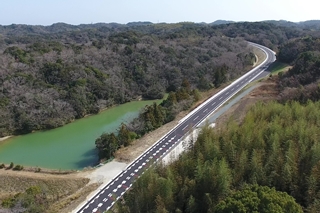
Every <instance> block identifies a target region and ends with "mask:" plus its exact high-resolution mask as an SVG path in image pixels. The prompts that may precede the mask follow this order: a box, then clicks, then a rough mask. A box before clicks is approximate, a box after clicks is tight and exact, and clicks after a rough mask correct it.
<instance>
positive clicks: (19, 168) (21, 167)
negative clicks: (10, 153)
mask: <svg viewBox="0 0 320 213" xmlns="http://www.w3.org/2000/svg"><path fill="white" fill-rule="evenodd" d="M22 169H23V166H21V165H16V166H15V167H14V168H13V170H15V171H21V170H22Z"/></svg>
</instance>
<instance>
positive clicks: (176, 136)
mask: <svg viewBox="0 0 320 213" xmlns="http://www.w3.org/2000/svg"><path fill="white" fill-rule="evenodd" d="M249 45H252V46H255V47H258V48H259V49H261V50H263V51H264V52H265V53H266V55H267V58H266V60H265V61H264V62H263V63H262V64H260V65H259V66H257V67H256V68H254V69H252V70H251V71H249V72H248V73H246V74H245V75H243V76H242V77H240V78H239V79H237V80H236V81H234V82H233V83H232V84H230V85H229V86H228V87H226V88H225V89H223V90H221V91H220V92H219V93H217V94H216V95H214V96H213V97H211V98H210V99H208V100H207V101H205V102H204V103H203V104H201V105H200V106H199V107H197V108H196V109H195V110H193V111H192V112H191V113H189V114H188V115H187V116H186V117H185V118H184V119H183V120H181V122H180V123H179V124H178V125H177V126H176V127H175V128H173V129H172V130H171V131H170V132H168V133H167V134H166V135H165V136H164V137H162V138H161V139H160V140H159V141H158V142H157V143H155V144H154V145H153V146H152V147H150V148H149V149H148V150H147V151H145V152H144V153H143V154H142V155H140V156H139V157H138V158H137V159H136V160H134V161H133V162H132V163H131V164H130V165H129V166H128V167H127V168H126V169H125V170H123V171H122V172H121V173H120V174H119V175H118V176H116V177H115V178H114V179H113V180H112V181H110V182H109V183H108V184H107V185H105V186H104V187H103V188H102V189H101V190H100V191H99V192H97V193H96V194H95V196H93V197H92V198H91V199H90V200H89V201H88V202H87V203H86V204H84V205H83V206H82V207H81V208H80V209H79V210H77V211H76V212H77V213H92V212H103V211H107V210H109V209H110V208H111V207H112V206H113V205H114V203H115V202H116V201H117V200H118V199H119V198H120V197H121V196H123V194H124V193H125V192H126V191H127V190H128V189H129V188H130V187H131V186H132V183H133V182H134V181H135V180H136V179H137V178H138V177H139V176H140V175H141V174H143V173H144V171H145V170H146V169H147V168H148V167H150V166H151V165H152V164H154V163H156V162H157V161H159V159H161V158H162V157H164V156H165V155H166V154H167V152H168V151H170V150H171V149H172V148H173V147H174V146H176V145H177V144H178V143H179V142H181V141H182V138H183V136H184V135H185V134H187V133H188V131H189V130H190V129H191V128H193V127H197V126H198V125H199V124H200V123H201V122H202V121H204V120H205V119H206V118H207V117H208V116H209V115H210V114H212V113H213V112H214V111H215V110H216V109H217V108H219V107H220V106H221V105H222V104H224V103H225V102H226V101H228V100H229V99H230V98H231V97H232V96H234V95H235V94H236V93H237V92H238V91H239V90H241V89H242V88H243V87H245V86H246V85H247V84H248V83H250V82H251V81H253V80H255V79H258V78H261V77H263V76H266V75H268V72H266V69H267V68H268V67H269V65H270V64H271V63H273V62H274V61H275V59H276V57H275V53H274V52H273V51H272V50H270V49H268V48H266V47H264V46H261V45H258V44H254V43H251V42H249Z"/></svg>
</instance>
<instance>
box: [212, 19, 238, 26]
mask: <svg viewBox="0 0 320 213" xmlns="http://www.w3.org/2000/svg"><path fill="white" fill-rule="evenodd" d="M230 23H235V21H227V20H216V21H214V22H212V23H210V24H209V25H220V24H230Z"/></svg>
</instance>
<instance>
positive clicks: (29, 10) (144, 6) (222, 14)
mask: <svg viewBox="0 0 320 213" xmlns="http://www.w3.org/2000/svg"><path fill="white" fill-rule="evenodd" d="M318 5H319V4H318V1H316V0H265V1H263V0H259V1H258V0H158V1H155V0H1V4H0V24H1V25H10V24H32V25H51V24H53V23H57V22H64V23H68V24H74V25H78V24H90V23H98V22H104V23H110V22H117V23H123V24H125V23H128V22H133V21H151V22H153V23H158V22H167V23H177V22H182V21H191V22H206V23H210V22H213V21H215V20H218V19H222V20H233V21H263V20H288V21H293V22H298V21H305V20H315V19H316V20H319V19H320V12H319V7H318Z"/></svg>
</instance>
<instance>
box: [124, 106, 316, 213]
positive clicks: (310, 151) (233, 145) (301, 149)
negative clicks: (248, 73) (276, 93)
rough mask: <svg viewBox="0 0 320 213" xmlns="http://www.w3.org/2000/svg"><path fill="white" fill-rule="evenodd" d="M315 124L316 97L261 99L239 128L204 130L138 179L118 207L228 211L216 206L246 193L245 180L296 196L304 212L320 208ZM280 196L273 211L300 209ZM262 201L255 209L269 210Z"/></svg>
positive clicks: (251, 183) (150, 209)
mask: <svg viewBox="0 0 320 213" xmlns="http://www.w3.org/2000/svg"><path fill="white" fill-rule="evenodd" d="M319 125H320V102H308V103H307V104H305V105H302V104H300V103H298V102H291V103H287V104H285V105H283V104H280V103H275V102H272V103H268V104H262V103H260V104H258V105H256V106H255V107H253V108H252V110H251V111H250V112H249V113H248V114H247V116H246V117H245V119H244V121H243V122H242V124H241V125H238V123H235V122H233V121H230V123H228V125H227V126H226V128H223V129H220V130H217V131H215V130H214V129H211V128H204V129H202V132H201V133H200V135H199V137H198V139H197V141H196V143H195V144H194V145H193V144H192V143H190V144H188V146H187V148H188V152H187V153H185V154H183V155H181V157H180V158H179V160H178V161H175V162H173V163H172V164H171V165H170V166H168V167H159V168H155V169H154V170H151V171H149V172H147V173H146V175H144V176H142V177H141V178H140V179H138V181H137V182H136V183H135V185H134V187H133V189H132V190H130V191H129V193H127V194H126V195H125V196H124V201H123V202H122V205H121V207H120V208H121V212H199V213H200V212H228V211H227V210H225V211H222V210H221V208H222V206H224V207H223V208H227V207H226V206H227V204H226V203H228V202H231V201H228V199H232V197H234V196H236V194H237V193H244V192H243V191H241V190H243V188H246V184H249V185H254V184H258V185H261V186H267V187H270V188H272V187H274V188H275V189H276V190H277V191H282V192H286V193H287V194H288V195H290V196H292V197H294V199H295V201H296V202H297V203H299V204H300V205H301V206H303V207H304V208H305V210H306V211H307V212H316V211H317V210H319V208H320V206H319V198H320V197H319V196H320V188H319V186H320V173H319V171H320V170H319V168H320V167H319V165H320V161H319V160H320V149H319V148H320V143H319V142H320V138H319V134H318V132H319ZM249 188H250V187H249ZM248 191H249V192H250V191H251V190H248ZM249 194H253V195H250V196H249ZM239 196H240V195H239ZM251 196H254V193H252V192H251V193H248V195H247V200H250V199H255V198H252V197H251ZM273 196H276V195H272V196H270V198H269V199H271V197H273ZM233 199H235V198H233ZM283 199H284V200H283V201H280V200H278V199H275V200H278V202H283V204H282V207H281V211H279V212H292V213H293V212H301V207H298V205H297V204H295V205H291V204H293V203H295V202H294V201H293V199H292V198H290V197H289V196H285V197H283ZM221 202H224V203H221ZM238 202H239V203H240V204H241V202H242V204H243V205H245V202H248V201H246V199H244V200H243V201H241V200H240V199H239V200H238ZM260 202H265V203H262V205H265V208H266V209H265V210H264V211H260V210H258V209H256V211H257V210H258V212H275V211H272V208H269V207H267V206H268V202H269V203H270V205H272V204H274V203H273V202H271V201H270V200H269V201H268V199H261V201H260ZM289 203H290V205H289ZM240 204H239V206H241V205H240ZM288 206H292V208H293V209H291V210H290V209H287V207H288ZM237 208H238V207H237ZM239 208H240V207H239ZM219 209H220V210H219ZM297 209H300V210H299V211H298V210H297ZM253 210H254V209H250V211H249V212H253ZM267 210H268V211H267ZM229 212H230V211H229ZM234 212H245V211H234Z"/></svg>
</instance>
